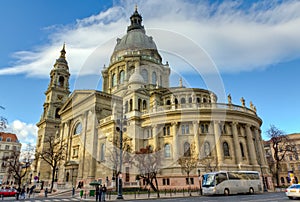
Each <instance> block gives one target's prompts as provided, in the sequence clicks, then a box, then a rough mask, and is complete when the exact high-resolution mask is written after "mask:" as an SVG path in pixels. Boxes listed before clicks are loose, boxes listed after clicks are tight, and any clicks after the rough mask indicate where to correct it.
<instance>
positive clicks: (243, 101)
mask: <svg viewBox="0 0 300 202" xmlns="http://www.w3.org/2000/svg"><path fill="white" fill-rule="evenodd" d="M241 103H242V106H243V107H245V106H246V105H245V99H244V98H243V97H241Z"/></svg>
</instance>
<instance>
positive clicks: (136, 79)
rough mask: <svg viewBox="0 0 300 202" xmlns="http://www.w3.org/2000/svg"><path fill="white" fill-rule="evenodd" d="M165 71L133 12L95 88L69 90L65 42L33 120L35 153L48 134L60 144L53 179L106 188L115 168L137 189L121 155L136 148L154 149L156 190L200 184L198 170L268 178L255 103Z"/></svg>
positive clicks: (40, 164)
mask: <svg viewBox="0 0 300 202" xmlns="http://www.w3.org/2000/svg"><path fill="white" fill-rule="evenodd" d="M69 54H72V53H69ZM70 68H72V67H70ZM171 71H172V68H171V67H170V66H169V64H168V63H166V64H164V63H163V62H162V57H161V55H160V53H159V52H158V50H157V46H156V44H155V42H154V39H153V38H152V37H151V36H148V35H147V34H146V30H145V28H144V26H143V24H142V16H141V15H140V14H139V12H138V11H137V9H136V10H135V11H134V12H133V14H132V15H131V17H130V25H129V26H128V27H127V33H126V34H125V35H124V36H123V37H122V38H118V39H117V40H116V45H115V48H114V51H113V53H112V55H111V58H110V64H109V66H107V67H104V68H103V69H102V90H101V91H100V90H97V89H94V90H90V89H86V90H77V89H75V90H74V91H73V92H70V90H69V79H70V72H69V66H68V62H67V59H66V48H65V45H64V46H63V48H62V50H61V53H60V56H59V58H58V59H57V60H56V62H55V64H54V66H53V68H52V70H51V72H50V82H49V85H48V88H47V90H46V92H45V96H46V98H45V102H44V105H43V113H42V115H41V119H40V121H39V122H38V123H37V126H38V140H37V147H36V150H37V151H43V150H45V149H47V148H46V138H47V136H49V135H55V137H56V138H57V139H59V140H60V141H61V142H62V143H65V145H66V148H65V158H64V160H63V161H62V162H59V166H58V169H57V170H56V173H55V174H56V175H57V176H56V178H57V183H58V184H61V185H64V186H65V187H72V186H77V184H78V183H79V182H82V183H83V184H85V185H88V184H89V183H90V182H92V181H94V180H97V181H101V182H102V183H107V185H108V187H109V186H114V184H113V182H114V179H115V176H116V172H120V173H121V174H122V175H121V176H122V178H123V186H124V187H126V186H127V187H130V186H142V185H143V182H142V181H139V179H138V178H137V176H138V174H139V173H138V169H137V168H136V166H135V165H134V164H132V163H131V162H130V161H125V158H123V156H125V155H124V154H125V153H127V154H128V156H130V155H132V154H133V153H134V152H135V151H139V150H140V149H141V148H150V149H151V150H152V151H153V152H158V151H159V152H160V158H161V166H160V169H159V171H158V175H157V179H158V185H159V187H160V188H161V189H165V188H166V189H168V188H173V187H186V186H188V184H187V181H188V182H189V183H191V184H192V185H193V186H199V183H198V182H197V181H198V179H199V178H198V176H199V175H201V174H202V173H205V172H210V171H217V170H256V171H259V172H261V173H263V174H264V175H262V176H265V179H264V180H265V182H266V183H268V182H269V179H271V178H270V177H268V176H269V175H268V174H269V173H268V172H269V171H268V167H267V162H266V158H265V151H264V149H263V144H262V138H261V129H260V127H261V124H262V120H261V118H260V117H258V116H257V113H256V108H255V107H254V105H253V104H252V103H251V104H250V106H249V107H247V106H246V104H245V100H244V99H243V98H241V104H240V105H238V104H234V103H232V102H231V97H230V95H228V102H227V103H220V102H218V97H217V95H216V94H215V93H214V92H212V91H210V90H206V89H201V88H187V87H185V86H184V85H182V82H180V83H179V85H178V86H173V87H171V86H170V80H169V79H170V74H171ZM121 142H122V144H121ZM120 144H121V147H120V146H119V145H120ZM119 149H122V150H123V151H122V154H121V153H120V152H118V151H119ZM191 153H192V154H191ZM120 155H122V157H121V158H120ZM190 155H195V156H196V158H198V160H199V161H198V163H197V166H196V168H195V169H193V170H192V171H191V173H190V175H189V177H190V178H191V179H189V180H187V177H186V174H185V173H184V172H183V170H182V169H181V166H180V165H179V164H178V159H179V158H180V157H182V156H190ZM120 164H121V166H120ZM120 169H121V170H120ZM35 172H36V173H39V174H38V175H39V178H40V180H42V181H44V182H49V181H50V180H51V178H52V175H53V172H52V171H51V167H50V166H49V165H48V164H47V163H46V162H45V161H43V160H42V159H37V161H36V171H35Z"/></svg>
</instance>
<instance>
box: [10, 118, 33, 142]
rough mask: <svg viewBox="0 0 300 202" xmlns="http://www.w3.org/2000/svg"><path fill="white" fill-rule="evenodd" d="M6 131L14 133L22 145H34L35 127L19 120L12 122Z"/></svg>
mask: <svg viewBox="0 0 300 202" xmlns="http://www.w3.org/2000/svg"><path fill="white" fill-rule="evenodd" d="M7 131H11V132H12V133H15V134H16V135H17V137H18V139H19V141H20V142H21V143H22V144H24V145H28V144H32V145H34V144H35V143H36V138H37V126H36V125H35V124H31V123H30V124H28V123H24V122H22V121H20V120H14V121H13V122H12V123H10V124H9V125H8V127H7ZM24 145H23V146H22V147H23V148H25V147H24Z"/></svg>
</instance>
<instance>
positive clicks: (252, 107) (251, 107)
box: [250, 101, 254, 110]
mask: <svg viewBox="0 0 300 202" xmlns="http://www.w3.org/2000/svg"><path fill="white" fill-rule="evenodd" d="M250 109H252V110H254V105H253V103H252V101H250Z"/></svg>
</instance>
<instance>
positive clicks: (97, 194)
mask: <svg viewBox="0 0 300 202" xmlns="http://www.w3.org/2000/svg"><path fill="white" fill-rule="evenodd" d="M98 199H99V201H101V199H100V197H99V185H96V201H98Z"/></svg>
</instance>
